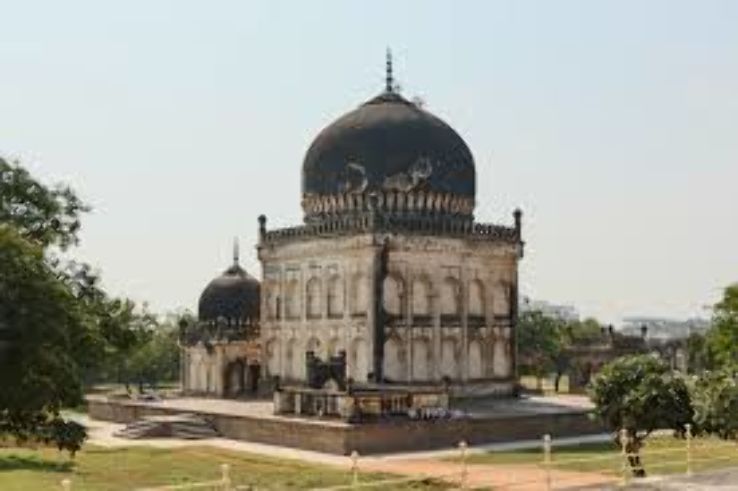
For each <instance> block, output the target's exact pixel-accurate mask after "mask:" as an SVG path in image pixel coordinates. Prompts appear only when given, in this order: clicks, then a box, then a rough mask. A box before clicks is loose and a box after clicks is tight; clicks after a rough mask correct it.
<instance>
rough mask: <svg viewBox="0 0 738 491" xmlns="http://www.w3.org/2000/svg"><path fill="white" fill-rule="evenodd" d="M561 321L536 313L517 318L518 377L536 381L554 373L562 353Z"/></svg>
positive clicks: (525, 313)
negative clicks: (522, 374) (519, 372)
mask: <svg viewBox="0 0 738 491" xmlns="http://www.w3.org/2000/svg"><path fill="white" fill-rule="evenodd" d="M563 325H564V324H563V321H561V320H559V319H556V318H553V317H548V316H546V315H544V314H543V313H542V312H539V311H528V312H523V313H522V314H520V317H519V318H518V325H517V339H518V356H519V359H518V364H519V367H520V369H521V372H522V373H525V374H530V375H535V376H536V377H538V378H539V380H540V378H541V377H543V376H545V375H546V374H548V373H551V372H552V371H554V369H555V367H556V360H557V359H558V357H559V356H560V353H561V349H562V344H561V340H562V334H561V331H562V329H563Z"/></svg>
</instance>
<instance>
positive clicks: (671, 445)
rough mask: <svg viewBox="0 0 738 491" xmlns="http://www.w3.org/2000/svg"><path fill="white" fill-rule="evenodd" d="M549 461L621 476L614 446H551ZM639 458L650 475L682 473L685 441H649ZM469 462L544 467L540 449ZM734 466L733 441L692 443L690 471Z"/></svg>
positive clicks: (737, 460) (736, 450)
mask: <svg viewBox="0 0 738 491" xmlns="http://www.w3.org/2000/svg"><path fill="white" fill-rule="evenodd" d="M551 458H552V465H553V467H554V468H555V469H561V470H573V471H591V472H599V473H605V474H620V473H621V472H622V466H623V457H622V455H621V454H620V451H619V450H618V449H617V447H616V446H615V445H614V444H613V443H591V444H582V445H575V446H566V447H554V448H553V452H552V457H551ZM641 458H642V462H643V466H644V467H645V469H646V472H648V473H649V474H653V475H656V474H674V473H683V472H685V471H686V466H687V449H686V442H685V440H681V439H677V438H672V437H668V436H660V437H658V438H655V437H653V438H649V439H648V440H647V443H646V446H645V448H644V449H643V450H642V453H641ZM454 460H457V459H454ZM468 462H469V463H485V464H495V463H496V464H540V465H543V452H542V450H541V449H540V448H539V449H531V450H517V451H510V452H488V453H483V454H472V455H470V456H469V458H468ZM735 466H738V444H737V443H736V442H727V441H724V440H719V439H716V438H695V439H693V440H692V470H693V471H694V472H699V471H703V470H710V469H717V468H725V467H735Z"/></svg>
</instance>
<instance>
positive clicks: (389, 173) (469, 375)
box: [257, 55, 523, 396]
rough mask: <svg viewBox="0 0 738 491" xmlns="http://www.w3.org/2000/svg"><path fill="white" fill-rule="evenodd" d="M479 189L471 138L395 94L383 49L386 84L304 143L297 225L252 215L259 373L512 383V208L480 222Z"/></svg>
mask: <svg viewBox="0 0 738 491" xmlns="http://www.w3.org/2000/svg"><path fill="white" fill-rule="evenodd" d="M476 188H477V187H476V172H475V164H474V158H473V156H472V153H471V151H470V149H469V147H468V146H467V144H466V143H465V142H464V140H463V139H462V138H461V136H460V135H459V134H458V133H457V132H456V131H455V130H454V129H453V128H452V127H450V126H449V125H448V124H446V123H445V122H444V121H442V120H441V119H439V118H438V117H436V116H434V115H433V114H431V113H430V112H429V111H427V110H426V109H424V108H423V107H421V105H419V104H417V103H414V102H411V101H409V100H407V99H405V98H404V97H403V96H402V95H401V94H400V93H399V91H398V90H397V88H396V86H395V84H394V80H393V76H392V62H391V58H390V57H389V55H388V59H387V74H386V85H385V88H384V91H382V93H380V94H379V95H377V96H376V97H374V98H372V99H370V100H368V101H367V102H365V103H363V104H361V105H360V106H359V107H358V108H356V109H354V110H353V111H350V112H349V113H347V114H345V115H343V116H341V117H340V118H338V119H337V120H336V121H334V122H333V123H332V124H330V125H328V126H327V127H326V128H325V129H323V130H322V131H321V132H320V133H319V134H318V135H317V137H316V138H315V140H314V141H313V142H312V144H311V145H310V147H309V148H308V150H307V153H306V155H305V158H304V162H303V164H302V196H301V204H302V210H303V213H304V219H303V223H302V224H300V225H297V226H294V227H289V228H281V229H273V230H270V229H269V228H268V226H267V219H266V217H265V216H263V215H262V216H260V217H259V243H258V245H257V250H258V257H259V260H260V263H261V266H262V283H261V314H260V318H261V321H260V332H261V349H262V360H263V364H262V373H263V375H264V376H266V378H267V379H268V380H270V381H274V382H275V383H277V384H279V385H283V386H294V387H300V386H303V387H306V386H310V385H311V380H314V379H315V375H314V373H311V371H313V369H312V368H311V367H315V366H318V365H319V364H320V363H324V364H325V365H326V366H330V367H332V368H331V369H330V370H329V371H327V372H326V373H336V370H335V366H336V364H343V365H342V366H343V367H344V368H343V370H344V372H343V378H344V379H345V380H332V381H328V382H330V384H331V385H330V386H331V389H332V390H341V389H340V388H341V387H343V385H344V384H348V385H349V387H352V388H353V390H360V389H361V388H362V387H363V388H370V387H375V388H376V387H378V386H381V387H383V388H385V389H387V390H389V391H392V390H393V387H394V388H400V387H402V388H403V389H402V390H406V389H411V388H413V387H416V388H417V390H419V391H423V390H425V391H429V390H430V391H432V390H433V388H434V387H435V388H438V387H443V388H444V389H445V390H447V391H448V393H449V394H450V395H452V396H487V395H509V394H511V393H512V392H513V391H514V388H515V386H516V350H515V322H516V316H517V305H518V299H517V295H518V261H519V260H520V259H521V258H522V253H523V241H522V237H521V212H520V211H519V210H516V211H515V212H514V213H513V220H512V224H511V225H497V224H489V223H479V222H478V221H476V220H475V218H474V208H475V202H476ZM316 364H317V365H316ZM328 378H330V377H328ZM338 378H341V377H338ZM322 382H326V380H322Z"/></svg>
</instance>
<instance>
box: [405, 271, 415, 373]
mask: <svg viewBox="0 0 738 491" xmlns="http://www.w3.org/2000/svg"><path fill="white" fill-rule="evenodd" d="M405 279H406V285H405V292H404V293H405V297H404V298H403V301H404V302H405V310H404V313H405V380H408V381H411V380H412V379H413V333H414V332H415V329H413V284H414V283H415V274H414V272H410V271H406V274H405Z"/></svg>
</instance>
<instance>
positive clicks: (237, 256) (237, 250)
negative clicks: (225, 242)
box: [233, 237, 240, 266]
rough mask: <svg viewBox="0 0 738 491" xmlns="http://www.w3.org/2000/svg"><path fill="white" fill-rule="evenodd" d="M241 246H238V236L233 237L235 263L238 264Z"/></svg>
mask: <svg viewBox="0 0 738 491" xmlns="http://www.w3.org/2000/svg"><path fill="white" fill-rule="evenodd" d="M239 254H240V247H239V246H238V237H233V265H234V266H238V260H239Z"/></svg>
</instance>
